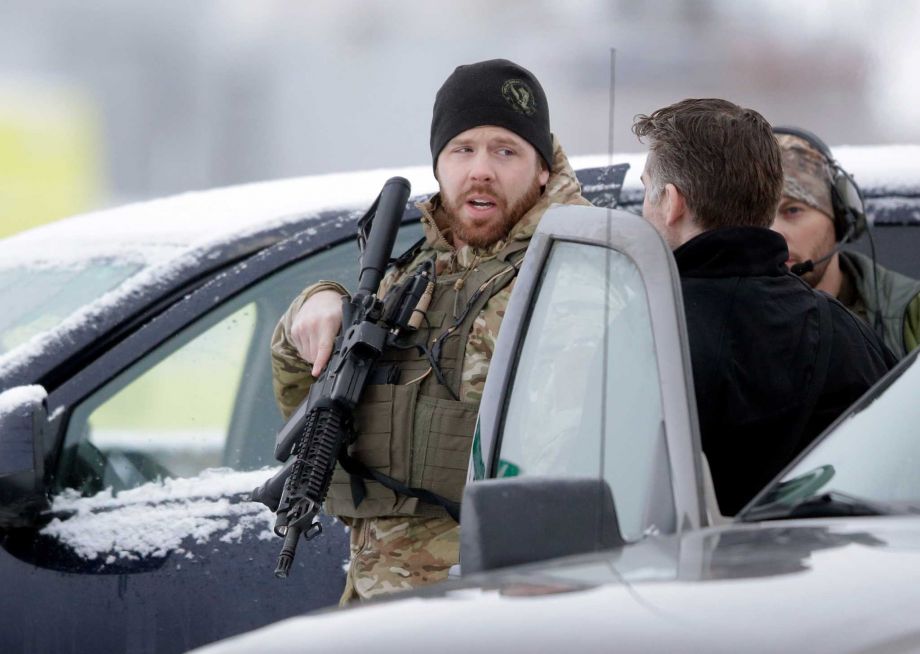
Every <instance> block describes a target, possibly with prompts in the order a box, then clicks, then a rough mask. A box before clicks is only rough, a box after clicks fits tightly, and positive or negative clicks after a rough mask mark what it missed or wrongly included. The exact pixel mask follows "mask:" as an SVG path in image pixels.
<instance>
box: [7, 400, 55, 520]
mask: <svg viewBox="0 0 920 654" xmlns="http://www.w3.org/2000/svg"><path fill="white" fill-rule="evenodd" d="M45 397H46V394H45V390H44V389H43V388H42V387H41V386H18V387H16V388H11V389H9V390H6V391H4V392H3V393H0V528H6V527H18V526H24V525H26V524H29V523H30V522H31V519H30V517H31V513H32V511H31V509H33V508H34V507H35V506H36V504H37V500H40V499H41V498H42V497H43V496H44V468H45V466H44V444H43V442H42V441H43V439H42V434H43V433H44V427H45V424H46V422H47V417H48V411H47V408H46V405H45Z"/></svg>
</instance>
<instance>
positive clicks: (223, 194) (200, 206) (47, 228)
mask: <svg viewBox="0 0 920 654" xmlns="http://www.w3.org/2000/svg"><path fill="white" fill-rule="evenodd" d="M833 151H834V153H835V155H836V156H837V159H838V161H839V162H840V163H841V165H842V166H843V167H844V168H845V169H847V170H848V171H849V172H850V173H851V174H852V175H853V176H854V177H855V179H856V181H857V183H859V184H861V185H862V186H863V187H865V188H871V189H873V190H874V191H878V190H884V191H888V192H900V191H904V190H913V191H916V190H917V188H918V187H920V145H886V146H870V147H867V146H840V147H835V148H833ZM571 161H572V165H573V167H574V168H576V169H580V168H593V167H600V166H606V165H608V164H610V163H623V162H627V163H629V164H630V170H629V172H628V173H627V175H626V182H625V185H624V188H625V189H628V190H634V189H641V188H642V184H641V182H640V180H639V176H640V175H641V173H642V168H643V165H644V163H645V153H629V154H614V155H612V156H611V155H589V156H577V157H572V158H571ZM393 175H400V176H403V177H406V178H407V179H408V180H409V181H410V182H411V183H412V186H413V194H414V195H424V194H427V193H431V192H433V191H434V190H435V189H436V181H435V179H434V175H433V174H432V170H431V167H430V166H413V167H406V168H391V169H378V170H367V171H358V172H351V173H337V174H330V175H314V176H311V177H300V178H292V179H283V180H277V181H270V182H259V183H252V184H244V185H240V186H230V187H226V188H218V189H212V190H207V191H198V192H190V193H183V194H181V195H175V196H171V197H167V198H162V199H158V200H152V201H148V202H138V203H134V204H129V205H126V206H122V207H117V208H113V209H106V210H102V211H96V212H92V213H88V214H83V215H79V216H74V217H72V218H68V219H64V220H61V221H57V222H54V223H50V224H48V225H43V226H41V227H37V228H34V229H31V230H28V231H26V232H23V233H21V234H17V235H14V236H11V237H8V238H6V239H2V240H0V266H7V267H8V266H16V265H23V264H25V263H35V262H37V261H48V262H54V263H55V264H56V265H61V264H64V263H66V262H69V261H73V260H86V259H89V258H93V257H127V258H131V259H132V260H140V261H144V262H148V263H150V262H157V261H161V260H163V258H164V257H168V256H175V255H176V252H177V250H184V249H188V248H192V247H196V246H200V245H202V244H205V243H211V242H220V241H221V240H225V239H228V238H231V237H239V236H241V235H243V234H245V233H247V232H253V231H260V230H263V229H266V228H267V227H268V226H270V225H272V224H275V225H282V224H284V223H286V222H293V221H294V220H297V219H301V218H302V217H303V216H305V215H307V214H310V213H318V212H319V211H321V210H323V209H331V208H336V207H348V208H351V207H354V208H363V207H366V206H367V205H368V204H369V203H370V202H371V201H372V200H373V199H374V197H376V195H377V193H378V192H379V191H380V188H381V187H382V185H383V182H385V181H386V180H387V179H388V178H389V177H392V176H393Z"/></svg>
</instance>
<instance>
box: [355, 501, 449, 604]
mask: <svg viewBox="0 0 920 654" xmlns="http://www.w3.org/2000/svg"><path fill="white" fill-rule="evenodd" d="M349 523H351V532H350V540H351V561H350V562H349V564H348V574H347V575H346V579H345V592H344V593H342V599H341V600H340V601H339V604H340V605H342V606H344V605H345V604H347V603H348V602H352V601H356V600H366V599H369V598H371V597H375V596H377V595H383V594H385V593H395V592H399V591H402V590H410V589H412V588H416V587H418V586H424V585H426V584H432V583H434V582H436V581H442V580H444V579H447V572H448V570H450V567H451V566H452V565H456V564H457V563H458V562H459V560H460V526H459V525H458V524H457V523H456V522H454V521H453V520H451V519H450V518H416V517H411V516H400V517H395V518H352V519H351V520H349Z"/></svg>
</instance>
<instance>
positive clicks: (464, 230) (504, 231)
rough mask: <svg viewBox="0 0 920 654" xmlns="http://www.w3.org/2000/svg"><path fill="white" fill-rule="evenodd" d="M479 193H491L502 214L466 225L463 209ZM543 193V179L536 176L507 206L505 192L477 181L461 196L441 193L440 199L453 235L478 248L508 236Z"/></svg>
mask: <svg viewBox="0 0 920 654" xmlns="http://www.w3.org/2000/svg"><path fill="white" fill-rule="evenodd" d="M478 194H482V195H489V196H490V197H492V198H494V199H495V204H496V206H497V207H498V208H499V209H500V213H499V216H498V217H497V218H495V219H493V220H491V221H489V222H488V223H486V224H484V225H472V224H467V223H466V222H464V220H463V218H462V213H461V209H462V208H463V205H464V204H465V203H466V201H467V200H468V199H469V198H470V197H471V196H474V195H478ZM540 194H541V190H540V180H539V179H538V178H537V177H534V179H533V183H532V184H531V186H530V188H528V189H527V191H526V192H525V193H524V194H523V195H522V196H521V197H520V198H518V199H517V201H516V202H515V203H514V204H512V205H511V206H508V199H507V198H506V197H505V195H504V194H503V193H501V192H499V191H498V189H496V188H494V187H493V186H492V185H491V184H474V185H472V186H470V187H469V188H467V189H465V190H464V191H463V192H462V193H461V194H460V197H458V198H452V197H449V196H448V195H446V194H444V193H442V194H441V199H442V201H443V203H444V210H445V212H446V214H447V221H448V223H447V224H448V226H449V227H450V230H451V234H452V235H453V237H454V238H455V239H459V240H461V241H463V242H464V243H466V244H467V245H471V246H473V247H475V248H485V247H488V246H490V245H492V244H493V243H497V242H498V241H500V240H502V239H503V238H505V237H506V236H508V234H509V232H511V229H512V228H513V227H514V226H515V225H516V224H517V223H518V221H519V220H520V219H521V218H523V217H524V214H525V213H527V212H528V211H530V209H531V208H532V207H533V205H535V204H536V203H537V200H539V199H540Z"/></svg>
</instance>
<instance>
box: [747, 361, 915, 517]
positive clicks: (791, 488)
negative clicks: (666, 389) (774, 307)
mask: <svg viewBox="0 0 920 654" xmlns="http://www.w3.org/2000/svg"><path fill="white" fill-rule="evenodd" d="M917 356H918V355H917V352H915V353H914V354H913V355H911V356H910V357H908V359H907V360H905V361H904V362H902V364H901V365H900V366H899V367H898V368H897V369H896V370H895V371H893V372H892V373H891V374H890V375H889V376H888V377H887V378H886V379H885V381H883V382H882V384H881V385H879V386H878V387H877V388H876V389H874V390H873V391H872V393H871V395H869V396H868V397H866V398H864V399H863V400H861V401H860V402H859V403H858V404H857V405H856V406H855V407H854V408H853V409H852V410H851V411H850V413H849V414H847V415H846V416H845V417H844V418H843V419H842V420H840V421H839V422H838V423H837V424H836V426H835V427H834V428H833V430H832V431H831V432H829V433H828V434H827V435H826V436H825V437H824V438H823V439H822V440H821V441H820V442H818V443H816V444H815V446H814V447H813V448H811V449H810V450H808V451H807V452H806V453H805V454H804V455H803V456H802V457H801V458H800V459H799V460H798V462H797V463H795V464H794V465H793V466H792V467H791V468H790V469H789V470H788V471H787V472H786V473H785V474H784V475H783V476H782V477H781V478H780V479H779V480H778V481H776V482H774V483H773V484H772V485H771V487H769V488H768V489H767V490H766V491H765V492H763V493H762V494H761V495H760V496H759V497H758V498H757V499H756V500H755V501H754V502H753V503H752V505H751V506H749V507H748V508H747V509H745V511H743V512H742V514H741V515H740V518H741V519H742V520H760V519H778V518H783V517H788V518H792V517H805V516H806V515H816V511H818V512H823V513H822V515H847V514H849V515H877V514H881V513H915V512H917V511H918V507H920V475H918V474H917V466H918V464H920V438H918V437H917V425H918V424H920V402H918V401H917V388H918V385H920V361H918V358H917ZM844 505H846V506H844ZM822 506H823V507H826V508H824V509H822V508H820V507H822Z"/></svg>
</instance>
